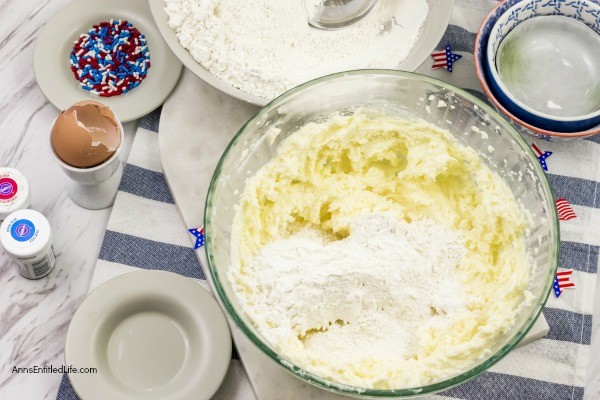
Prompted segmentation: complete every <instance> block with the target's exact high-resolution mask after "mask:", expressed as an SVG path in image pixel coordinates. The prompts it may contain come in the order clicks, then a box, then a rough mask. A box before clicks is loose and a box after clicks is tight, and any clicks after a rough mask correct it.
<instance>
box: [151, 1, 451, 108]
mask: <svg viewBox="0 0 600 400" xmlns="http://www.w3.org/2000/svg"><path fill="white" fill-rule="evenodd" d="M148 1H149V3H150V9H151V10H152V15H154V20H155V21H156V25H157V26H158V30H159V31H160V33H161V34H162V36H163V38H164V39H165V41H166V42H167V44H168V45H169V47H170V48H171V50H173V53H175V55H176V56H177V58H179V59H180V60H181V62H183V64H184V65H185V66H186V67H187V68H188V69H190V70H191V71H192V72H193V73H194V74H195V75H196V76H197V77H198V78H200V79H202V80H203V81H205V82H206V83H208V84H209V85H211V86H213V87H215V88H217V89H219V90H220V91H222V92H224V93H226V94H228V95H230V96H232V97H235V98H237V99H240V100H244V101H247V102H249V103H252V104H256V105H257V106H264V105H265V104H267V103H268V102H269V101H271V100H272V99H263V98H260V97H257V96H254V95H252V94H250V93H246V92H244V91H242V90H240V89H238V88H236V87H233V86H230V85H229V84H227V83H225V82H223V81H222V80H221V79H219V78H217V77H216V76H214V75H213V74H212V73H211V72H209V71H208V70H207V69H206V68H204V67H203V66H202V65H200V63H198V62H197V61H196V60H195V59H194V57H192V55H191V54H190V52H189V51H187V50H186V49H185V48H184V47H183V46H181V44H179V39H177V35H176V33H175V32H174V31H173V30H172V29H171V28H170V27H169V23H168V22H169V17H168V16H167V13H166V12H165V10H164V8H165V5H166V4H165V0H148ZM427 5H428V6H429V13H428V14H427V18H426V19H425V22H424V23H423V27H422V29H421V34H420V35H419V37H418V39H417V41H416V42H415V44H414V46H413V48H412V50H411V51H410V53H409V54H408V56H407V57H406V58H405V59H404V61H402V62H401V63H400V65H399V66H398V69H399V70H403V71H410V72H412V71H415V70H416V69H417V68H419V66H420V65H421V64H422V63H423V61H425V60H426V59H427V58H429V55H430V54H431V52H432V51H433V50H434V49H435V46H436V45H437V44H438V43H439V41H440V39H441V38H442V36H443V35H444V32H446V28H447V27H448V22H449V21H450V16H451V15H452V9H453V7H454V0H427ZM402 22H403V21H399V23H400V25H402ZM339 72H342V71H339Z"/></svg>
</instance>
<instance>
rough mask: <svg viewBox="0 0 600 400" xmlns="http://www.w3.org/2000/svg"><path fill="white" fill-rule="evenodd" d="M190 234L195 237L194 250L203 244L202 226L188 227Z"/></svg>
mask: <svg viewBox="0 0 600 400" xmlns="http://www.w3.org/2000/svg"><path fill="white" fill-rule="evenodd" d="M188 232H190V233H191V234H192V235H194V236H195V237H196V242H195V243H194V250H197V249H199V248H200V247H202V246H204V227H202V228H191V229H188Z"/></svg>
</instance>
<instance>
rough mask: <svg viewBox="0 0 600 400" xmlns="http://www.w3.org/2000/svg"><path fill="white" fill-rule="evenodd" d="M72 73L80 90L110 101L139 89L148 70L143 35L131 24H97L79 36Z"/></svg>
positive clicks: (72, 58) (114, 20) (74, 51)
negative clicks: (112, 97)
mask: <svg viewBox="0 0 600 400" xmlns="http://www.w3.org/2000/svg"><path fill="white" fill-rule="evenodd" d="M70 64H71V71H73V75H74V76H75V79H77V80H78V81H79V82H80V84H81V87H82V89H84V90H87V91H89V92H90V93H92V94H95V95H98V96H102V97H110V96H118V95H120V94H123V93H127V92H129V91H130V90H132V89H134V88H136V87H138V86H139V84H140V83H141V82H142V81H143V80H144V78H146V75H147V74H148V69H149V68H150V52H149V51H148V43H147V42H146V38H145V37H144V35H142V34H141V33H140V31H138V30H137V28H135V27H134V26H133V25H132V24H131V23H130V22H127V21H125V20H120V19H111V20H110V22H100V23H99V24H97V25H94V26H93V28H92V29H90V30H89V31H88V32H87V33H84V34H82V35H81V36H79V39H78V40H76V41H75V46H73V50H72V51H71V55H70Z"/></svg>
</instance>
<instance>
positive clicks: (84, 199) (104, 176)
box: [50, 121, 125, 210]
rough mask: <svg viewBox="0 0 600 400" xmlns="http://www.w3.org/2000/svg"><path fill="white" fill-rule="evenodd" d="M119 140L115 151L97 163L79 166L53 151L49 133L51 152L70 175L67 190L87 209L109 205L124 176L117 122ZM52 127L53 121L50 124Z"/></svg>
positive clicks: (122, 139) (113, 200) (122, 135)
mask: <svg viewBox="0 0 600 400" xmlns="http://www.w3.org/2000/svg"><path fill="white" fill-rule="evenodd" d="M117 123H118V124H119V131H120V132H121V142H120V144H119V147H117V150H116V151H115V152H114V154H113V155H112V156H111V157H110V158H109V159H108V160H106V161H104V162H103V163H102V164H100V165H96V166H95V167H91V168H78V167H73V166H72V165H69V164H67V163H65V162H64V161H63V160H61V159H60V157H59V156H58V155H57V154H56V152H55V151H54V147H53V146H52V139H51V136H50V152H51V153H52V157H53V158H54V160H56V162H57V163H58V165H60V167H61V169H62V170H63V172H64V173H65V174H66V175H67V176H68V177H69V178H70V179H69V180H68V182H67V193H68V194H69V197H70V198H71V200H73V202H75V204H77V205H79V206H80V207H83V208H86V209H88V210H101V209H104V208H108V207H110V206H112V205H113V204H114V202H115V197H116V195H117V191H118V189H119V184H120V183H121V178H122V176H123V165H122V163H121V160H119V153H120V152H121V148H122V147H123V141H124V140H125V135H124V133H123V125H121V122H120V121H117ZM52 126H54V123H53V124H52Z"/></svg>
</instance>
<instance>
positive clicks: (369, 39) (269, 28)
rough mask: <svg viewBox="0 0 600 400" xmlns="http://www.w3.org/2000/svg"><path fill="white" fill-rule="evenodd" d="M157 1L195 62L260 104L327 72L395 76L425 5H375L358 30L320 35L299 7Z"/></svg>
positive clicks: (236, 0) (281, 2)
mask: <svg viewBox="0 0 600 400" xmlns="http://www.w3.org/2000/svg"><path fill="white" fill-rule="evenodd" d="M165 1H166V8H165V11H166V13H167V15H168V17H169V26H170V27H171V29H173V30H174V31H175V33H176V34H177V38H178V39H179V42H180V43H181V45H182V46H183V47H184V48H186V49H187V50H188V51H189V52H190V54H191V55H192V57H194V59H195V60H196V61H197V62H199V63H200V64H201V65H202V66H203V67H204V68H206V69H207V70H209V71H210V72H211V73H212V74H213V75H215V76H216V77H218V78H219V79H221V80H223V81H224V82H225V83H227V84H229V85H231V86H234V87H236V88H239V89H241V90H243V91H245V92H247V93H250V94H253V95H255V96H258V97H261V98H264V99H267V100H270V99H272V98H274V97H276V96H278V95H279V94H281V93H283V92H285V91H286V90H289V89H291V88H293V87H294V86H297V85H299V84H301V83H303V82H306V81H308V80H311V79H314V78H317V77H320V76H323V75H327V74H331V73H335V72H341V71H347V70H351V69H361V68H392V69H393V68H397V67H398V65H399V64H400V62H402V61H403V60H404V59H405V58H406V56H407V55H408V54H409V52H410V50H411V49H412V47H413V45H414V43H415V41H416V40H417V38H418V37H419V33H420V31H421V27H422V25H423V22H424V21H425V19H426V17H427V14H428V11H429V10H428V6H427V1H426V0H381V1H380V2H379V3H378V4H377V6H376V7H375V9H373V11H372V12H371V13H370V14H369V15H368V16H366V17H365V18H364V19H363V20H361V21H360V22H358V23H356V24H354V25H352V26H350V27H348V28H345V29H341V30H338V31H323V30H320V29H316V28H313V27H310V26H309V25H308V23H307V9H306V8H305V6H306V4H305V1H306V0H276V1H273V0H252V1H250V0H249V1H240V0H165ZM308 3H310V1H308ZM312 3H313V6H312V8H311V7H308V9H309V10H312V11H309V12H314V3H315V1H314V0H312ZM398 20H400V21H401V22H398Z"/></svg>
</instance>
